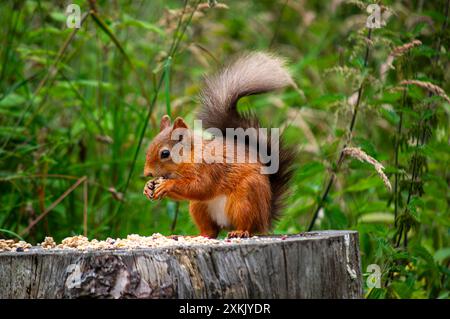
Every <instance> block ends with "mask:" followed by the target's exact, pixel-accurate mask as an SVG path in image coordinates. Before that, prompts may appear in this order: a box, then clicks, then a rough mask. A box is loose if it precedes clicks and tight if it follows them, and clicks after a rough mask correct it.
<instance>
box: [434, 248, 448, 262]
mask: <svg viewBox="0 0 450 319" xmlns="http://www.w3.org/2000/svg"><path fill="white" fill-rule="evenodd" d="M433 259H434V261H435V262H436V263H442V264H443V263H445V262H447V261H448V260H450V247H445V248H441V249H439V250H437V251H436V252H435V253H434V255H433Z"/></svg>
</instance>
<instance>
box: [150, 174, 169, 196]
mask: <svg viewBox="0 0 450 319" xmlns="http://www.w3.org/2000/svg"><path fill="white" fill-rule="evenodd" d="M172 187H173V181H172V180H168V179H163V178H161V179H160V180H157V182H156V183H155V190H154V191H153V199H161V198H163V197H164V196H166V195H167V193H168V192H170V191H171V190H172Z"/></svg>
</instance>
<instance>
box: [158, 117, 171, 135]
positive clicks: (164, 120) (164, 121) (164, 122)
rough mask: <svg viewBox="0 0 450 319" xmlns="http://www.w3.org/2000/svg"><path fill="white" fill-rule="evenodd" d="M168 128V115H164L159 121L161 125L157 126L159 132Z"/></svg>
mask: <svg viewBox="0 0 450 319" xmlns="http://www.w3.org/2000/svg"><path fill="white" fill-rule="evenodd" d="M169 126H170V117H169V116H168V115H164V116H163V117H162V119H161V124H160V125H159V131H160V132H161V131H162V130H164V129H165V128H166V127H169Z"/></svg>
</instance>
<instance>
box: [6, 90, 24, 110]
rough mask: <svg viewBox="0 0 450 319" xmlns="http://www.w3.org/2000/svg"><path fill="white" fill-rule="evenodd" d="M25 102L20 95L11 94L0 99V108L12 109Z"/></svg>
mask: <svg viewBox="0 0 450 319" xmlns="http://www.w3.org/2000/svg"><path fill="white" fill-rule="evenodd" d="M26 101H27V99H26V98H25V97H23V96H22V95H19V94H16V93H11V94H8V95H6V96H5V97H3V98H2V99H0V107H13V106H19V105H22V104H24V103H25V102H26Z"/></svg>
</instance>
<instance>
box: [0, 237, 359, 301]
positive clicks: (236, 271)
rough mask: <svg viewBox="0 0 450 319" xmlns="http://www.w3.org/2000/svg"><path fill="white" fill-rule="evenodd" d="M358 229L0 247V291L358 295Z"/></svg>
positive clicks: (13, 294)
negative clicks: (224, 239) (101, 246)
mask: <svg viewBox="0 0 450 319" xmlns="http://www.w3.org/2000/svg"><path fill="white" fill-rule="evenodd" d="M360 267H361V266H360V256H359V248H358V233H357V232H355V231H320V232H310V233H302V234H299V235H292V236H287V237H286V236H283V237H279V236H276V237H260V238H258V239H246V240H242V241H241V242H240V243H229V244H224V245H191V246H181V245H178V246H171V247H162V248H139V249H132V250H127V249H120V250H87V251H80V250H75V249H73V250H72V249H71V250H68V249H43V248H41V247H33V248H31V249H30V250H29V251H25V252H0V298H361V297H362V279H361V269H360Z"/></svg>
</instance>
